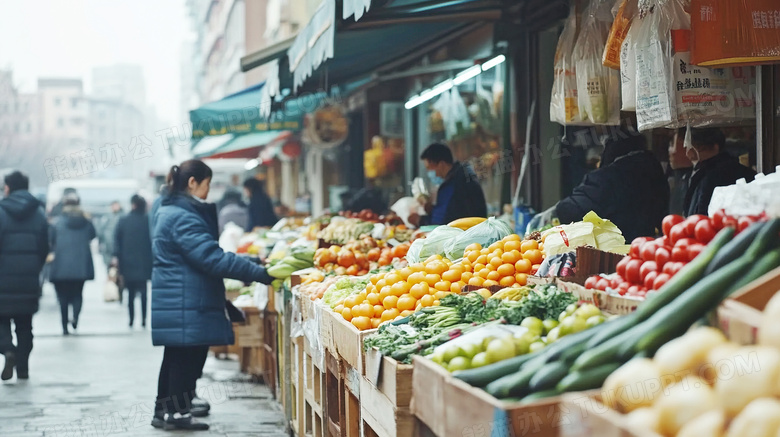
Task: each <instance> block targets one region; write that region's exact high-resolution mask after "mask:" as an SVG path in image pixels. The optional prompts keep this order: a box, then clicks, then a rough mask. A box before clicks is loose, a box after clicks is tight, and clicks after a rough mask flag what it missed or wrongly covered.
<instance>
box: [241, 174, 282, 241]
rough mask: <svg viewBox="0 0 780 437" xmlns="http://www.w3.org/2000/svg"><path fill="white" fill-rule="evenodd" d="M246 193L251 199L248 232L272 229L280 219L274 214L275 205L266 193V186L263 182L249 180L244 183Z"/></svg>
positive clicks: (253, 179)
mask: <svg viewBox="0 0 780 437" xmlns="http://www.w3.org/2000/svg"><path fill="white" fill-rule="evenodd" d="M244 192H245V193H246V195H247V196H248V197H249V222H247V225H246V230H247V231H251V230H252V229H254V228H257V227H261V228H270V227H272V226H273V225H275V224H276V222H277V221H279V219H278V218H277V217H276V214H274V205H273V203H272V202H271V198H270V197H268V193H266V192H265V186H264V184H263V182H262V181H260V180H258V179H255V178H249V179H247V180H245V181H244Z"/></svg>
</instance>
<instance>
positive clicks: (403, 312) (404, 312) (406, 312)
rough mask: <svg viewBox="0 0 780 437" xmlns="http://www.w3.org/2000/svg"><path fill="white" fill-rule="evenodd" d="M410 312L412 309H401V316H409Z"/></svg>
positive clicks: (412, 312) (411, 312)
mask: <svg viewBox="0 0 780 437" xmlns="http://www.w3.org/2000/svg"><path fill="white" fill-rule="evenodd" d="M412 314H414V311H412V310H406V311H401V317H409V316H411V315H412Z"/></svg>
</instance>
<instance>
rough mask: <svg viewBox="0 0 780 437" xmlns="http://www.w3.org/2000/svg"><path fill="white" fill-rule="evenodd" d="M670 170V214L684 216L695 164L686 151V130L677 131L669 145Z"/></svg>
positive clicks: (668, 174)
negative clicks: (686, 196) (686, 195)
mask: <svg viewBox="0 0 780 437" xmlns="http://www.w3.org/2000/svg"><path fill="white" fill-rule="evenodd" d="M668 152H669V169H668V170H667V172H666V176H667V179H668V180H669V190H670V191H669V194H670V197H669V214H677V215H684V214H685V210H684V209H683V207H684V204H685V193H687V192H688V184H689V183H690V182H691V173H692V172H693V163H691V160H690V159H688V155H687V154H686V151H685V128H680V129H677V132H675V134H674V137H673V138H672V141H671V142H670V143H669V149H668Z"/></svg>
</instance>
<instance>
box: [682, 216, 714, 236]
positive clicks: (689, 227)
mask: <svg viewBox="0 0 780 437" xmlns="http://www.w3.org/2000/svg"><path fill="white" fill-rule="evenodd" d="M709 219H710V218H709V217H707V216H706V215H702V214H694V215H692V216H690V217H688V218H687V219H685V231H686V233H687V234H688V236H689V237H693V235H694V232H695V230H696V225H697V224H698V223H699V222H700V221H702V220H709Z"/></svg>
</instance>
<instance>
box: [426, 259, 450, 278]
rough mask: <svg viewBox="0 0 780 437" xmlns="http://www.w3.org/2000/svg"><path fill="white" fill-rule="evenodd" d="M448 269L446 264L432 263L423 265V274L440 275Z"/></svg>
mask: <svg viewBox="0 0 780 437" xmlns="http://www.w3.org/2000/svg"><path fill="white" fill-rule="evenodd" d="M448 269H449V267H448V266H447V264H445V263H443V262H441V261H433V262H430V263H428V264H426V265H425V273H428V274H434V275H441V274H442V273H444V272H446V271H447V270H448Z"/></svg>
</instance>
